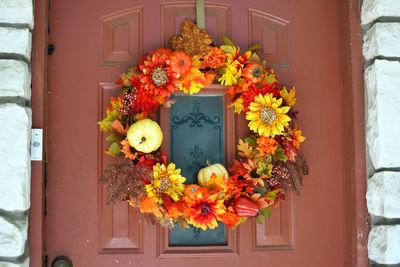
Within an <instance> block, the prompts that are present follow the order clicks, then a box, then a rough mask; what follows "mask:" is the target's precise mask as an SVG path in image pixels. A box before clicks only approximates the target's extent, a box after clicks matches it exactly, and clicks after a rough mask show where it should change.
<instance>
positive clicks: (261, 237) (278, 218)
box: [252, 192, 295, 250]
mask: <svg viewBox="0 0 400 267" xmlns="http://www.w3.org/2000/svg"><path fill="white" fill-rule="evenodd" d="M292 195H293V192H289V193H287V194H286V196H285V201H284V202H283V203H282V204H281V205H280V207H278V208H275V209H273V211H272V217H271V218H269V219H267V220H266V221H265V222H264V223H263V224H258V223H256V222H252V226H253V235H252V237H253V249H254V250H288V249H294V248H295V244H294V236H295V233H294V229H295V227H294V221H295V220H294V218H293V216H294V215H293V214H294V212H293V196H292Z"/></svg>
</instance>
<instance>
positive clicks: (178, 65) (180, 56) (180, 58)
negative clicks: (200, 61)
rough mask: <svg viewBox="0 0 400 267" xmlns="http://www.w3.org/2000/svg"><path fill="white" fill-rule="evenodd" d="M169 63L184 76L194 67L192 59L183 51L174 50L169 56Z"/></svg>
mask: <svg viewBox="0 0 400 267" xmlns="http://www.w3.org/2000/svg"><path fill="white" fill-rule="evenodd" d="M169 65H170V66H171V70H172V71H174V72H176V73H179V75H180V76H183V75H185V74H186V73H188V72H189V71H190V69H191V68H192V59H191V58H190V56H189V55H188V54H186V53H185V52H183V51H177V52H173V53H172V54H171V55H170V56H169Z"/></svg>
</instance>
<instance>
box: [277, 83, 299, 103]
mask: <svg viewBox="0 0 400 267" xmlns="http://www.w3.org/2000/svg"><path fill="white" fill-rule="evenodd" d="M281 97H282V98H283V100H285V103H286V104H287V105H289V106H294V105H295V104H296V100H297V99H296V89H295V88H294V87H292V89H291V90H290V91H289V92H288V90H287V89H286V87H283V90H281Z"/></svg>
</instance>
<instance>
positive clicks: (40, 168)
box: [29, 0, 369, 267]
mask: <svg viewBox="0 0 400 267" xmlns="http://www.w3.org/2000/svg"><path fill="white" fill-rule="evenodd" d="M337 3H338V14H337V16H338V30H339V36H338V41H339V44H338V45H339V48H340V74H341V90H342V92H343V93H342V94H341V95H342V120H343V125H344V127H343V129H345V130H346V136H348V138H346V139H344V140H343V144H342V145H343V162H344V165H343V166H344V171H345V183H344V206H343V212H344V220H345V221H344V227H345V229H344V234H345V237H344V238H345V253H346V255H345V256H346V257H345V259H346V264H345V266H349V267H353V266H357V267H361V266H368V254H367V238H368V230H369V226H368V218H369V217H368V212H367V208H366V200H365V192H366V179H365V177H366V152H365V128H364V124H365V119H364V106H365V103H364V85H363V76H362V70H363V58H362V53H361V51H362V50H361V45H362V41H361V22H360V0H354V1H346V0H337ZM34 7H35V9H34V10H35V11H34V15H35V26H34V30H33V43H32V45H33V46H32V110H33V127H34V128H43V129H44V130H45V131H44V133H45V135H44V147H45V150H44V157H43V158H44V161H43V162H33V163H32V178H31V183H32V185H31V208H30V212H29V215H30V216H29V247H30V254H29V257H30V266H32V267H41V266H43V259H44V255H45V251H44V232H43V226H44V212H45V206H44V204H45V203H44V196H45V191H44V182H45V181H44V175H45V162H46V147H47V142H46V117H47V116H46V114H47V109H46V107H47V97H46V95H47V46H48V42H47V36H48V16H49V12H50V10H49V0H36V1H34ZM344 92H345V93H344Z"/></svg>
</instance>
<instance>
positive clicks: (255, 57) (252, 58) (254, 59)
mask: <svg viewBox="0 0 400 267" xmlns="http://www.w3.org/2000/svg"><path fill="white" fill-rule="evenodd" d="M249 60H250V61H251V62H255V63H260V62H261V59H260V57H259V56H258V55H257V54H256V53H253V54H251V56H250V58H249Z"/></svg>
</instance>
